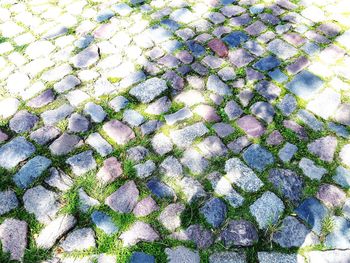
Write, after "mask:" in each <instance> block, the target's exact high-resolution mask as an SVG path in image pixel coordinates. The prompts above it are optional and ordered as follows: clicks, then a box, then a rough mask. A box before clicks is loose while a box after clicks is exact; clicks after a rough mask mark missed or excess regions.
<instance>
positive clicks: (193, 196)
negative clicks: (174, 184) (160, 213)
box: [179, 176, 207, 203]
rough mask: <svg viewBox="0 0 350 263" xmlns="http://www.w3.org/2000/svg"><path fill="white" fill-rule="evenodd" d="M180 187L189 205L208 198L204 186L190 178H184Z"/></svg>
mask: <svg viewBox="0 0 350 263" xmlns="http://www.w3.org/2000/svg"><path fill="white" fill-rule="evenodd" d="M179 186H180V187H181V189H182V192H183V194H184V196H185V198H186V201H187V203H192V202H195V201H198V200H199V199H201V198H203V197H206V196H207V193H206V192H205V191H204V187H203V185H201V183H200V182H199V181H198V180H196V179H194V178H192V177H190V176H184V177H183V178H182V179H181V181H180V183H179Z"/></svg>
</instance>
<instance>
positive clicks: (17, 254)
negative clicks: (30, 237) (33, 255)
mask: <svg viewBox="0 0 350 263" xmlns="http://www.w3.org/2000/svg"><path fill="white" fill-rule="evenodd" d="M27 232H28V225H27V223H26V222H25V221H21V220H17V219H12V218H9V219H5V221H4V222H3V223H2V224H1V225H0V240H1V244H2V250H3V252H5V253H10V259H11V260H18V261H20V262H22V261H23V256H24V252H25V249H26V247H27Z"/></svg>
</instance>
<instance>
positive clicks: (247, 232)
mask: <svg viewBox="0 0 350 263" xmlns="http://www.w3.org/2000/svg"><path fill="white" fill-rule="evenodd" d="M220 240H221V241H222V242H223V243H224V245H225V247H231V246H242V247H247V246H252V245H253V244H254V243H256V242H257V241H258V232H257V230H256V228H255V227H254V225H253V224H252V223H250V222H249V221H246V220H231V221H230V222H229V223H228V224H227V225H226V226H225V227H224V229H223V230H222V231H221V233H220Z"/></svg>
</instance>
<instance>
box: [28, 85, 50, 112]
mask: <svg viewBox="0 0 350 263" xmlns="http://www.w3.org/2000/svg"><path fill="white" fill-rule="evenodd" d="M54 99H55V95H54V93H53V91H52V89H48V90H45V91H44V92H43V93H41V94H40V95H38V96H36V97H35V98H33V99H31V100H30V101H28V103H27V106H29V107H31V108H41V107H44V106H45V105H47V104H49V103H50V102H52V101H53V100H54Z"/></svg>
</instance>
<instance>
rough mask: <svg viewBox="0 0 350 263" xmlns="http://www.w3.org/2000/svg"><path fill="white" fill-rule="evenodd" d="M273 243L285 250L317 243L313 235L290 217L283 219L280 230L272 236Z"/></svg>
mask: <svg viewBox="0 0 350 263" xmlns="http://www.w3.org/2000/svg"><path fill="white" fill-rule="evenodd" d="M273 241H274V242H276V243H277V244H279V245H280V246H281V247H286V248H291V247H302V246H308V245H315V244H317V243H318V242H319V241H318V238H317V236H316V235H315V234H314V233H312V232H311V231H310V230H309V229H308V228H307V227H306V226H305V225H304V224H302V223H300V222H299V220H298V219H296V218H295V217H292V216H287V217H286V218H285V219H283V222H282V225H281V227H280V230H278V231H277V232H276V233H274V234H273Z"/></svg>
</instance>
